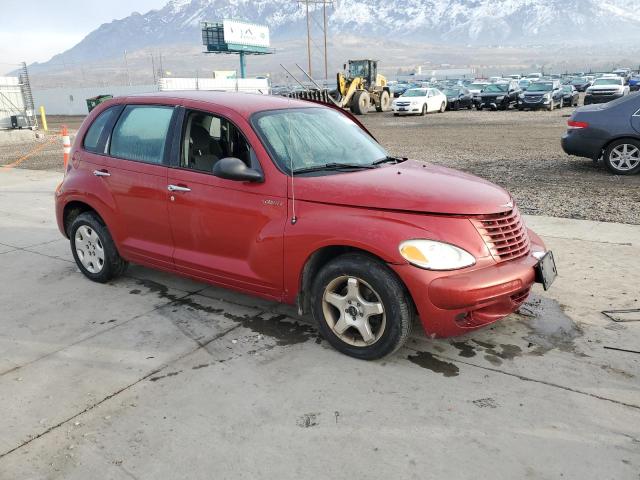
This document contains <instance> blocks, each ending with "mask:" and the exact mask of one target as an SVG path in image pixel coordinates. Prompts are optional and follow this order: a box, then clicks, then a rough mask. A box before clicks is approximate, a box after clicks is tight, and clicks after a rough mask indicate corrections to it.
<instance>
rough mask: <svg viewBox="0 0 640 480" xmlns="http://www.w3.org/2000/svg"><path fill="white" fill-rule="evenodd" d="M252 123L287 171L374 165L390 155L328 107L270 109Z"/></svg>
mask: <svg viewBox="0 0 640 480" xmlns="http://www.w3.org/2000/svg"><path fill="white" fill-rule="evenodd" d="M253 124H254V126H255V128H256V130H257V131H258V134H259V135H260V137H261V138H262V139H263V140H264V141H265V143H266V146H267V149H268V150H269V153H270V154H271V157H272V158H273V159H274V161H275V162H276V163H277V164H278V166H279V167H280V168H281V169H282V170H284V171H285V172H287V173H290V172H291V167H293V170H298V169H301V168H310V167H318V166H322V165H326V164H329V163H340V164H348V165H371V164H372V163H373V162H375V161H378V160H381V159H384V158H386V157H387V156H388V154H387V152H386V151H385V150H384V149H383V148H382V147H381V146H380V145H378V143H377V142H376V141H375V140H374V139H373V138H371V137H370V136H369V135H367V133H366V132H365V131H364V130H362V129H361V128H360V127H359V126H358V125H356V124H355V123H354V122H352V121H351V120H350V119H349V118H348V117H347V116H346V115H344V114H342V113H340V112H336V111H334V110H331V109H329V108H295V109H286V110H271V111H267V112H262V113H259V114H258V115H256V117H255V120H254V121H253Z"/></svg>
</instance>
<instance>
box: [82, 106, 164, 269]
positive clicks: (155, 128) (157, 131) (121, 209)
mask: <svg viewBox="0 0 640 480" xmlns="http://www.w3.org/2000/svg"><path fill="white" fill-rule="evenodd" d="M174 110H175V109H174V108H173V107H169V106H157V105H127V106H126V107H125V108H124V110H123V111H122V113H121V115H120V117H119V118H118V121H117V123H116V125H115V127H114V128H113V132H112V134H111V138H110V139H109V141H108V145H107V146H106V148H105V150H106V151H107V155H105V156H102V157H101V166H102V168H100V169H98V170H99V172H97V173H95V174H97V175H101V177H100V178H101V180H102V181H104V182H105V183H106V185H107V186H108V190H109V193H110V195H111V201H112V202H113V207H114V210H115V211H116V212H117V215H118V223H119V227H120V228H119V231H120V235H121V238H119V241H118V243H119V247H120V249H121V250H122V251H121V254H122V255H123V256H124V257H125V258H127V259H129V260H133V261H140V262H143V263H151V264H155V265H159V266H162V267H167V268H172V267H173V258H172V254H173V241H172V238H171V230H170V228H169V214H168V211H167V194H166V192H167V160H168V158H169V154H168V150H169V145H170V141H169V140H168V138H167V137H168V135H167V134H168V132H169V131H170V125H171V123H172V119H173V115H174Z"/></svg>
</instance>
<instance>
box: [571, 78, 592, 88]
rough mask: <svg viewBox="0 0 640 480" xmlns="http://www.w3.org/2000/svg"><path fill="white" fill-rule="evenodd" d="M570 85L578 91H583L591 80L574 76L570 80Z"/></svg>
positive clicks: (589, 84)
mask: <svg viewBox="0 0 640 480" xmlns="http://www.w3.org/2000/svg"><path fill="white" fill-rule="evenodd" d="M571 85H573V86H574V87H575V89H576V90H577V91H579V92H584V91H585V90H586V89H587V88H589V87H590V86H591V81H590V80H589V79H588V78H587V77H576V78H574V79H572V80H571Z"/></svg>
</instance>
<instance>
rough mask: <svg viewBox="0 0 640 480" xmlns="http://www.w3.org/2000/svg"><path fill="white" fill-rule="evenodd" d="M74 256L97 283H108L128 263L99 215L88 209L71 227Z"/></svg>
mask: <svg viewBox="0 0 640 480" xmlns="http://www.w3.org/2000/svg"><path fill="white" fill-rule="evenodd" d="M69 240H70V242H71V252H72V253H73V258H74V259H75V261H76V264H77V265H78V268H80V271H81V272H82V273H83V274H84V275H85V276H86V277H87V278H89V279H90V280H93V281H94V282H100V283H105V282H108V281H109V280H111V279H113V278H116V277H118V276H120V275H122V274H123V273H124V272H125V270H126V269H127V265H128V263H127V262H126V261H125V260H123V259H122V258H121V257H120V254H119V253H118V250H117V249H116V246H115V243H114V242H113V239H112V238H111V234H110V233H109V230H108V229H107V227H106V226H105V225H104V224H103V223H102V221H101V220H100V218H99V217H98V216H97V215H96V214H94V213H92V212H85V213H81V214H80V215H78V216H77V217H76V218H75V220H74V221H73V222H72V223H71V226H70V227H69Z"/></svg>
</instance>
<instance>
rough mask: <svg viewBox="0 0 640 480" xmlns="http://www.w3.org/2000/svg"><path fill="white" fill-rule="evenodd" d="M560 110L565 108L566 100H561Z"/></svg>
mask: <svg viewBox="0 0 640 480" xmlns="http://www.w3.org/2000/svg"><path fill="white" fill-rule="evenodd" d="M558 108H559V109H560V110H562V109H563V108H564V98H561V99H560V106H559V107H558Z"/></svg>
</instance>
